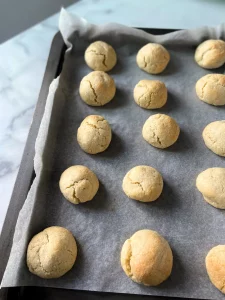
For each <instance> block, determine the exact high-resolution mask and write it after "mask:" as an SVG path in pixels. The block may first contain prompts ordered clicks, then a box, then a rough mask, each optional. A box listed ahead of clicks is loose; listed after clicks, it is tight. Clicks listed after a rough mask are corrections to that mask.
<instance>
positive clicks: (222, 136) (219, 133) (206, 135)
mask: <svg viewBox="0 0 225 300" xmlns="http://www.w3.org/2000/svg"><path fill="white" fill-rule="evenodd" d="M202 136H203V139H204V142H205V144H206V146H207V147H208V148H209V149H210V150H211V151H212V152H214V153H216V154H217V155H220V156H225V120H222V121H215V122H212V123H210V124H208V125H207V126H206V127H205V129H204V130H203V133H202Z"/></svg>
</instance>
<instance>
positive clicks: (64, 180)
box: [59, 165, 99, 204]
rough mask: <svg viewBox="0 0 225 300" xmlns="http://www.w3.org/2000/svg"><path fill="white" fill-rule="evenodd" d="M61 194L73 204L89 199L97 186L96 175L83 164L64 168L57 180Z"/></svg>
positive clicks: (96, 189)
mask: <svg viewBox="0 0 225 300" xmlns="http://www.w3.org/2000/svg"><path fill="white" fill-rule="evenodd" d="M59 188H60V191H61V192H62V194H63V196H64V197H65V198H66V199H67V200H68V201H70V202H71V203H73V204H79V203H83V202H87V201H90V200H92V199H93V198H94V196H95V194H96V193H97V191H98V188H99V181H98V178H97V176H96V175H95V174H94V172H92V171H91V170H90V169H88V168H87V167H85V166H80V165H77V166H72V167H69V168H68V169H66V170H65V171H64V172H63V173H62V175H61V177H60V181H59Z"/></svg>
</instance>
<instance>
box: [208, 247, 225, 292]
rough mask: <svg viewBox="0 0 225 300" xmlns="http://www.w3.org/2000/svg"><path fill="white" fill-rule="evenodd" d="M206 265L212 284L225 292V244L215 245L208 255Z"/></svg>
mask: <svg viewBox="0 0 225 300" xmlns="http://www.w3.org/2000/svg"><path fill="white" fill-rule="evenodd" d="M205 265H206V270H207V273H208V275H209V279H210V280H211V282H212V284H213V285H214V286H215V287H216V288H217V289H219V290H220V291H221V292H222V293H224V294H225V245H218V246H216V247H213V248H212V249H211V250H210V251H209V253H208V254H207V256H206V259H205Z"/></svg>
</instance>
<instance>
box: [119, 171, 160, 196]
mask: <svg viewBox="0 0 225 300" xmlns="http://www.w3.org/2000/svg"><path fill="white" fill-rule="evenodd" d="M122 187H123V191H124V193H125V194H126V195H127V196H128V197H129V198H131V199H134V200H138V201H141V202H152V201H155V200H156V199H157V198H158V197H159V196H160V194H161V193H162V189H163V179H162V176H161V174H160V173H159V172H158V171H157V170H156V169H154V168H152V167H149V166H137V167H134V168H132V169H131V170H130V171H129V172H128V173H127V174H126V175H125V177H124V179H123V185H122Z"/></svg>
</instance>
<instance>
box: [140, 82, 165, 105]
mask: <svg viewBox="0 0 225 300" xmlns="http://www.w3.org/2000/svg"><path fill="white" fill-rule="evenodd" d="M134 100H135V102H136V103H137V104H138V105H139V106H140V107H143V108H147V109H156V108H160V107H162V106H163V105H165V104H166V101H167V88H166V86H165V84H164V83H163V82H162V81H159V80H141V81H139V82H138V84H136V86H135V88H134Z"/></svg>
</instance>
